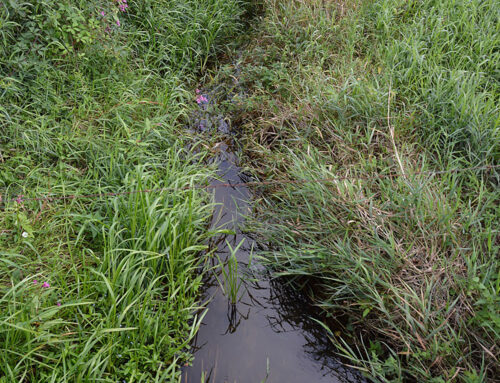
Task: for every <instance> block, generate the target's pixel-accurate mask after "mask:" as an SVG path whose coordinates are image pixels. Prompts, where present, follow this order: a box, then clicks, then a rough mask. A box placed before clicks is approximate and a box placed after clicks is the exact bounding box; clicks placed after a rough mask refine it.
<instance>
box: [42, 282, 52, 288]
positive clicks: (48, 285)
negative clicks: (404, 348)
mask: <svg viewBox="0 0 500 383" xmlns="http://www.w3.org/2000/svg"><path fill="white" fill-rule="evenodd" d="M42 287H45V288H49V287H50V284H49V282H43V285H42Z"/></svg>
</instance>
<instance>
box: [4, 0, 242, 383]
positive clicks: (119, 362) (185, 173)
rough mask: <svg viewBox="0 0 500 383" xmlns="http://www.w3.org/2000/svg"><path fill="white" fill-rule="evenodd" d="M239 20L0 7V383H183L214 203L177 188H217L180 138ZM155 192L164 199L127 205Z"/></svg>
mask: <svg viewBox="0 0 500 383" xmlns="http://www.w3.org/2000/svg"><path fill="white" fill-rule="evenodd" d="M243 12H244V7H243V3H242V2H241V1H239V0H224V1H218V0H196V1H194V0H178V1H162V0H160V1H134V0H129V1H128V3H127V2H126V1H125V0H123V1H104V2H103V1H79V0H62V1H58V2H53V1H48V0H36V1H30V2H17V1H6V2H5V1H4V2H2V3H1V4H0V41H1V43H0V254H1V255H0V381H1V382H21V381H23V382H97V381H99V382H117V381H120V382H122V381H128V382H132V381H133V382H153V381H157V382H160V381H167V380H170V379H172V380H176V379H177V377H178V366H179V365H180V364H181V363H184V362H186V361H187V360H188V359H189V357H190V356H189V354H188V352H187V346H188V342H189V339H190V338H191V337H192V336H193V334H194V332H195V331H196V327H197V325H198V321H199V318H196V317H193V312H194V309H195V306H196V296H197V292H198V287H199V285H200V277H199V276H197V273H196V272H194V271H195V270H194V269H195V268H196V267H197V265H198V264H199V262H200V260H199V259H198V254H199V252H200V250H201V249H203V244H204V243H206V239H207V238H208V236H210V235H211V234H210V233H207V231H206V224H207V222H208V219H209V217H210V214H211V205H210V198H209V197H210V196H209V195H208V194H207V193H202V192H199V191H195V190H187V189H185V187H187V186H192V185H195V184H197V185H199V184H203V183H204V182H206V180H207V178H208V177H209V176H211V174H212V170H211V169H210V168H207V167H206V166H204V165H203V157H204V156H205V155H206V153H205V152H204V150H203V149H202V148H196V147H195V146H193V145H192V143H191V145H190V147H191V149H189V150H188V149H186V148H185V145H184V144H185V142H184V141H183V140H182V139H181V138H180V137H181V136H182V134H180V132H182V131H183V129H184V127H183V126H184V124H185V120H186V116H187V115H188V113H189V110H190V109H191V107H192V105H193V104H194V88H195V84H196V77H197V76H198V74H199V73H200V72H201V71H202V70H203V69H204V68H205V67H206V66H207V65H208V64H209V63H210V60H213V59H214V58H215V57H216V55H217V54H218V52H219V51H220V49H221V48H222V47H223V46H224V44H226V43H227V42H228V41H229V38H231V37H232V36H234V35H235V34H236V33H237V32H238V31H239V30H240V28H241V25H240V20H241V16H242V14H243ZM195 152H196V153H195ZM159 188H169V189H172V190H171V191H169V192H165V193H133V191H134V190H142V189H159ZM129 192H131V193H129ZM102 193H122V194H120V195H108V196H106V197H104V198H101V197H98V196H96V194H102ZM47 195H50V196H69V195H93V196H92V197H88V198H67V199H58V198H49V199H43V198H42V199H36V198H38V197H41V196H47ZM34 198H35V199H34Z"/></svg>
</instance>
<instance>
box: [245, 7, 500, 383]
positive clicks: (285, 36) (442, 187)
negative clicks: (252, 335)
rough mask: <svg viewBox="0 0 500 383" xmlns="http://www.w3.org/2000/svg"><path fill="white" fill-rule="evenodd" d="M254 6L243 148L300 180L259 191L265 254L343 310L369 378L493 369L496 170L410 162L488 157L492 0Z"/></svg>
mask: <svg viewBox="0 0 500 383" xmlns="http://www.w3.org/2000/svg"><path fill="white" fill-rule="evenodd" d="M265 5H266V14H265V16H264V18H263V22H262V24H261V25H260V26H259V27H258V28H257V30H256V32H255V44H252V46H251V47H250V49H249V51H248V52H246V53H245V54H244V55H243V57H242V65H241V70H242V80H241V82H242V84H243V86H247V87H248V88H249V90H250V91H249V97H248V98H247V99H246V100H244V101H242V103H241V104H240V106H239V109H237V110H239V112H240V114H239V115H238V116H237V117H238V118H239V119H240V121H241V123H242V125H243V127H244V128H243V131H242V137H241V138H242V143H243V149H244V151H245V153H246V156H247V159H248V161H249V162H250V163H251V164H252V165H253V166H252V169H253V172H254V174H255V175H256V176H257V177H260V178H262V179H265V180H269V179H276V180H279V179H308V180H311V181H312V182H311V183H307V184H303V185H302V184H300V185H283V186H276V187H273V188H272V189H270V188H266V189H265V190H264V191H263V193H264V194H263V196H264V197H263V200H262V204H261V208H260V209H259V212H260V213H261V216H259V220H258V222H255V228H256V230H258V231H259V232H260V233H261V234H262V236H263V238H265V239H266V240H267V241H269V243H270V244H271V245H273V250H272V251H270V252H268V253H265V254H263V256H264V260H265V261H266V262H267V263H268V264H269V265H270V266H271V267H272V268H274V269H275V270H276V272H277V274H278V275H286V276H289V277H290V278H292V280H293V281H294V282H295V284H296V286H297V287H300V288H304V289H306V290H307V291H308V292H309V293H310V294H311V296H312V297H313V299H314V300H315V301H316V303H317V304H318V305H319V306H321V307H322V308H324V310H325V314H326V317H327V318H328V319H327V320H335V319H336V318H342V319H341V322H343V323H344V325H345V326H346V329H347V330H349V331H346V332H345V334H344V335H343V338H342V339H340V338H335V343H336V344H337V346H338V347H339V351H340V352H341V353H342V354H343V355H345V356H346V357H348V358H349V359H350V363H351V364H355V365H357V366H359V367H360V368H361V369H363V370H364V371H366V373H367V375H368V376H370V377H371V378H372V379H373V380H380V381H406V380H422V381H435V382H440V381H451V380H453V379H459V380H461V381H464V382H465V381H486V380H488V379H492V378H494V377H495V376H497V375H498V358H499V349H498V343H499V339H500V334H499V333H500V327H499V323H500V322H499V319H500V317H499V307H500V302H499V300H498V293H499V283H500V282H499V275H498V268H499V264H498V255H497V254H498V252H499V250H500V249H499V247H498V240H497V238H498V216H499V214H500V212H499V210H498V205H499V204H498V202H499V200H500V194H499V191H498V190H499V189H498V177H499V175H498V171H497V170H489V171H482V170H478V171H465V172H459V173H450V174H445V175H438V176H425V177H424V176H422V175H419V174H417V173H419V172H421V171H432V170H444V169H457V168H465V167H469V166H475V165H496V164H498V159H499V142H500V140H499V129H498V121H497V119H498V97H499V93H498V82H497V80H496V77H495V76H497V72H498V68H497V66H498V64H497V62H498V49H497V48H498V44H499V41H500V40H499V39H500V37H499V33H498V28H496V24H497V23H496V19H497V14H498V12H497V9H496V8H497V7H496V5H495V2H494V1H440V2H436V1H410V2H408V1H397V0H387V1H385V0H380V1H374V2H356V1H349V2H324V1H319V0H318V1H308V2H303V1H293V0H292V1H266V2H265ZM390 174H399V176H398V177H391V176H389V175H390ZM383 175H387V178H384V179H381V178H380V176H383ZM336 176H338V177H346V176H348V177H352V178H353V180H347V181H338V182H331V183H328V184H323V183H320V184H318V183H314V182H313V180H315V179H318V178H335V177H336ZM370 176H373V177H374V179H373V180H370V179H368V180H366V178H367V177H368V178H369V177H370ZM357 177H360V178H363V180H356V178H357ZM259 222H266V223H265V224H259ZM270 222H271V223H272V224H271V225H270V224H269V223H270ZM346 318H347V319H346Z"/></svg>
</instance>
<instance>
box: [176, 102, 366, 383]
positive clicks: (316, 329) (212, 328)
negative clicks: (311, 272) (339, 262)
mask: <svg viewBox="0 0 500 383" xmlns="http://www.w3.org/2000/svg"><path fill="white" fill-rule="evenodd" d="M206 97H207V98H205V99H203V100H206V102H207V103H208V102H209V101H208V95H207V96H206ZM201 107H202V108H204V106H203V105H201ZM204 110H207V109H206V108H205V109H204ZM213 120H214V121H216V122H215V123H210V122H209V121H207V118H204V119H202V121H201V123H200V120H198V127H199V128H200V129H201V130H208V128H209V127H210V125H212V128H213V129H217V130H218V131H219V132H222V133H224V134H226V135H227V137H228V138H227V141H226V142H225V143H219V144H218V149H219V151H218V153H219V154H218V156H217V158H215V159H214V160H215V161H216V162H217V164H218V174H219V177H220V179H219V180H214V181H213V184H214V185H216V184H218V183H233V184H235V183H241V182H245V181H248V179H247V178H246V177H245V176H244V175H242V173H241V171H240V167H239V166H238V165H239V164H238V158H237V156H236V154H235V153H234V151H233V149H232V138H231V137H230V136H229V135H228V132H229V127H228V126H227V124H226V123H225V122H224V120H223V119H221V118H214V119H213ZM214 125H215V126H214ZM215 201H216V203H217V204H218V205H217V208H216V211H215V214H214V218H213V222H212V226H213V227H218V228H220V227H223V228H226V229H230V230H232V231H233V232H234V233H235V234H231V235H225V236H223V237H222V236H221V237H219V238H217V240H216V242H217V243H215V244H214V246H216V247H215V248H216V253H217V255H218V256H219V258H220V259H221V260H225V259H227V257H228V256H230V254H231V251H230V248H229V247H228V245H227V244H228V243H229V244H230V246H231V248H233V249H234V248H235V247H236V246H237V245H238V244H240V243H241V242H242V241H243V244H242V245H241V246H240V248H239V249H238V251H237V252H236V253H235V255H236V258H237V260H238V265H239V270H238V273H239V276H240V277H243V281H244V283H243V286H242V289H241V290H242V297H241V300H240V301H239V302H238V303H237V304H236V305H231V304H230V303H229V299H228V297H227V296H225V295H224V293H223V291H222V289H221V287H220V286H219V282H218V281H217V280H216V278H214V277H213V278H211V279H209V280H208V281H207V284H206V291H205V292H204V299H205V302H206V307H207V308H208V312H207V314H206V316H205V317H204V319H203V322H202V325H201V327H200V329H199V332H198V334H197V337H196V338H195V341H194V342H193V345H192V347H193V352H194V357H195V359H194V364H193V365H192V366H190V367H185V369H184V371H183V376H182V382H185V383H200V382H207V383H208V382H213V383H222V382H224V383H226V382H227V383H259V382H269V383H309V382H311V383H314V382H362V381H363V379H362V378H360V375H359V373H357V372H356V371H354V370H352V369H350V368H347V367H345V366H344V365H343V364H342V363H340V362H339V360H338V358H337V357H336V356H335V355H334V350H333V347H332V345H331V342H330V340H329V339H328V337H327V334H326V331H325V330H324V329H323V328H322V327H321V326H320V325H319V324H317V323H316V322H315V321H313V320H312V319H311V317H313V316H316V315H315V314H316V311H315V309H314V308H313V307H312V306H311V305H310V304H309V303H308V300H307V299H306V298H305V297H304V296H302V295H301V294H300V293H297V292H296V291H294V290H293V289H291V288H289V287H288V286H287V285H286V284H285V283H283V281H280V280H276V279H271V278H270V277H269V275H268V274H267V273H266V272H265V270H263V268H262V266H259V264H258V262H257V261H256V260H254V259H253V260H252V252H253V251H255V250H257V249H259V245H258V244H257V243H256V242H255V240H254V239H252V238H251V237H250V236H249V235H248V234H245V233H244V232H242V230H241V228H242V226H243V224H244V222H245V215H248V214H249V213H250V212H251V209H250V204H251V201H252V193H251V191H250V190H249V189H248V188H246V187H235V188H233V187H219V188H215ZM255 276H257V277H255ZM219 279H220V277H219Z"/></svg>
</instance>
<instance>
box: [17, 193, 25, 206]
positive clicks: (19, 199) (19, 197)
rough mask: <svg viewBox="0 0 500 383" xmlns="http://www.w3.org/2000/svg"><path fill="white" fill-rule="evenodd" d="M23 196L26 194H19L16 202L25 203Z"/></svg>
mask: <svg viewBox="0 0 500 383" xmlns="http://www.w3.org/2000/svg"><path fill="white" fill-rule="evenodd" d="M23 197H24V195H22V194H19V195H18V196H17V198H16V202H17V203H18V204H21V203H23Z"/></svg>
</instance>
